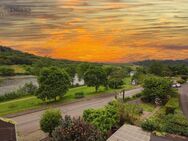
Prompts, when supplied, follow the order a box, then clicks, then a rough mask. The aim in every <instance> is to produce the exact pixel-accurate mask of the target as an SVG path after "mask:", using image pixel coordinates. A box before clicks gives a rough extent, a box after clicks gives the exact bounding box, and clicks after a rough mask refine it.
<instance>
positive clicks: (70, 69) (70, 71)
mask: <svg viewBox="0 0 188 141" xmlns="http://www.w3.org/2000/svg"><path fill="white" fill-rule="evenodd" d="M75 68H76V66H75V65H68V66H67V67H66V68H65V70H66V72H67V73H68V74H69V76H70V79H71V83H72V84H73V82H74V77H75V75H76V69H75Z"/></svg>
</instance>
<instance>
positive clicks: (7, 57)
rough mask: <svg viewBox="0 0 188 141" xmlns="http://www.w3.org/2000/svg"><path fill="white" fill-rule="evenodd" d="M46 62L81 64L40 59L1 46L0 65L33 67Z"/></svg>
mask: <svg viewBox="0 0 188 141" xmlns="http://www.w3.org/2000/svg"><path fill="white" fill-rule="evenodd" d="M40 61H42V62H43V61H45V62H48V63H53V64H54V63H58V64H59V63H60V64H72V63H79V62H76V61H69V60H58V59H52V58H47V57H39V56H36V55H33V54H29V53H25V52H21V51H17V50H14V49H11V48H9V47H5V46H0V65H32V64H34V63H37V62H40Z"/></svg>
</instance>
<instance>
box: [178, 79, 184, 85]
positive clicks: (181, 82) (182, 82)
mask: <svg viewBox="0 0 188 141" xmlns="http://www.w3.org/2000/svg"><path fill="white" fill-rule="evenodd" d="M177 82H178V83H180V84H184V83H186V80H184V79H179V80H177Z"/></svg>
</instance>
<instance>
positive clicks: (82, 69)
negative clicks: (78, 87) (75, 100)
mask: <svg viewBox="0 0 188 141" xmlns="http://www.w3.org/2000/svg"><path fill="white" fill-rule="evenodd" d="M90 66H91V64H89V63H81V64H79V65H78V67H77V73H78V77H79V79H83V78H84V74H85V73H86V71H87V70H88V69H89V68H90Z"/></svg>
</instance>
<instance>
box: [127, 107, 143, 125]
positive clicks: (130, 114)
mask: <svg viewBox="0 0 188 141" xmlns="http://www.w3.org/2000/svg"><path fill="white" fill-rule="evenodd" d="M124 113H125V114H124V119H125V121H126V122H128V123H130V124H134V123H135V122H136V121H137V120H138V119H139V116H140V115H141V114H142V113H143V108H142V107H140V106H139V105H136V104H125V112H124Z"/></svg>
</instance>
